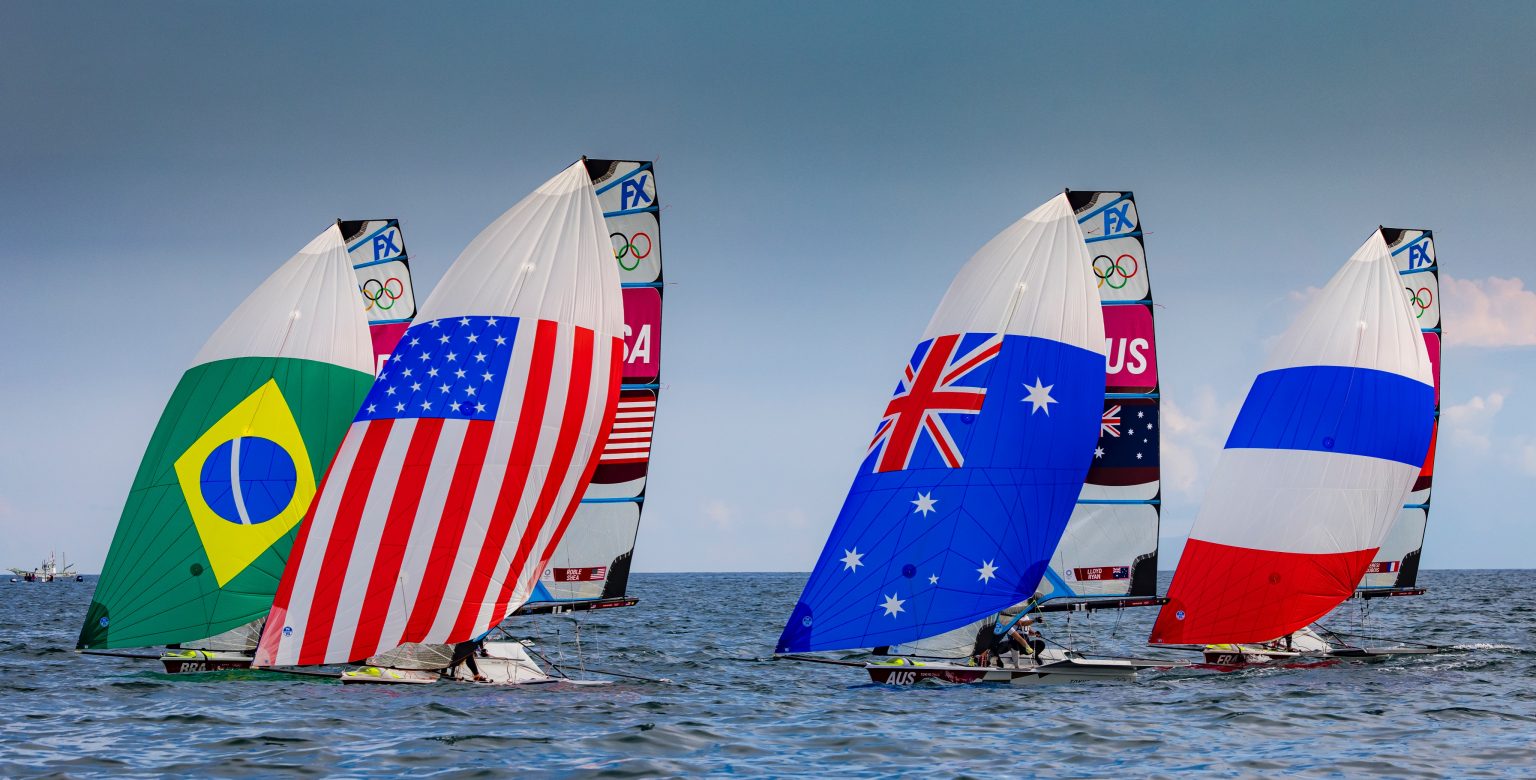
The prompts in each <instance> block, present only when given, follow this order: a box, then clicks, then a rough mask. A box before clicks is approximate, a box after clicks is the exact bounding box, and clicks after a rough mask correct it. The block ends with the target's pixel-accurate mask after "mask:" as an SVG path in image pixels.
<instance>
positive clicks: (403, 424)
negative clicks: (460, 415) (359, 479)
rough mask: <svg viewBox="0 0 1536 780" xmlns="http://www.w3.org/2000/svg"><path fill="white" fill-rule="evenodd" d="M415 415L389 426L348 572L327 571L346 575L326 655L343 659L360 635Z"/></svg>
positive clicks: (341, 575) (369, 489)
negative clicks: (374, 570) (360, 619)
mask: <svg viewBox="0 0 1536 780" xmlns="http://www.w3.org/2000/svg"><path fill="white" fill-rule="evenodd" d="M416 422H417V421H416V420H415V419H414V418H410V417H407V418H402V419H399V420H395V422H394V425H393V427H391V428H390V429H389V439H387V440H386V441H385V442H384V451H383V452H381V453H380V454H379V465H378V469H377V470H376V471H374V473H373V484H372V485H370V486H369V487H368V500H367V502H366V503H364V504H363V513H362V517H361V518H359V519H358V525H357V537H356V541H355V542H354V543H353V545H352V555H351V557H350V558H349V559H348V561H347V568H346V570H345V571H338V572H327V574H328V575H330V576H339V577H343V579H342V582H341V597H340V598H339V599H338V600H337V601H336V620H335V622H333V623H332V624H331V638H330V641H329V642H328V643H327V645H326V647H327V650H326V656H327V657H330V658H340V657H343V656H346V655H348V654H349V653H350V651H351V650H352V639H353V637H355V636H356V635H357V624H358V619H359V617H360V616H361V613H362V609H363V597H364V595H365V594H367V592H368V581H369V580H370V579H371V578H372V577H373V562H374V559H375V558H376V557H377V556H378V553H379V545H380V543H381V542H382V541H383V537H384V523H385V520H386V519H387V518H388V516H389V505H390V503H391V502H393V500H394V497H395V484H396V483H397V482H398V481H399V480H400V471H401V467H402V466H403V465H404V463H405V451H406V448H407V447H408V446H410V443H411V434H412V433H414V432H415V431H416Z"/></svg>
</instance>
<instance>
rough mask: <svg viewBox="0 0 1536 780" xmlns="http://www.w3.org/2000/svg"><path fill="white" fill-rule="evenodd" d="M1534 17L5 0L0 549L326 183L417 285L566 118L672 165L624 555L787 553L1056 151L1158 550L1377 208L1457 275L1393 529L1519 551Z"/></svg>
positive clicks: (1496, 562)
mask: <svg viewBox="0 0 1536 780" xmlns="http://www.w3.org/2000/svg"><path fill="white" fill-rule="evenodd" d="M1532 40H1536V4H1530V3H1478V4H1444V3H1382V4H1366V3H1351V4H1335V3H1284V4H1281V3H1267V4H1242V5H1239V4H1227V3H1211V4H1184V5H1179V4H1171V3H1158V4H1150V3H1125V4H1092V3H1084V4H1051V5H1046V4H1039V5H1029V4H1020V3H1010V4H1006V5H981V4H964V5H956V6H955V7H950V6H949V5H948V4H938V3H922V4H919V3H910V4H898V3H884V2H882V3H870V4H856V3H837V4H829V3H803V4H796V3H773V4H766V3H764V4H745V3H702V2H701V3H695V4H672V3H666V2H647V3H613V4H583V3H542V4H526V5H518V4H512V3H501V2H497V3H486V4H474V3H455V4H451V5H446V4H413V5H403V4H402V5H394V4H389V3H382V2H366V3H355V4H346V3H325V4H314V3H292V4H282V3H267V4H261V5H249V4H235V3H206V2H189V3H177V4H172V3H138V4H131V5H129V4H120V3H101V4H82V3H70V2H32V3H24V2H8V3H4V4H0V264H3V279H4V289H5V291H6V294H5V295H4V296H3V298H0V301H3V305H4V306H5V311H6V312H7V314H8V315H9V316H8V320H9V321H10V322H11V323H12V324H13V330H12V333H11V336H10V337H9V338H7V339H5V340H4V347H3V348H0V350H3V351H0V366H3V367H4V368H3V371H4V381H3V382H0V410H3V411H0V530H3V533H0V558H3V560H0V566H11V565H18V566H19V565H23V564H26V565H31V564H32V563H34V562H35V561H36V560H37V559H38V558H39V557H41V556H42V555H44V554H46V553H47V552H48V551H49V549H62V550H64V551H66V552H68V554H69V555H70V558H71V560H74V561H78V562H79V564H80V566H81V568H82V570H85V571H96V570H98V568H99V566H100V564H101V561H102V560H103V558H104V557H105V555H106V550H107V546H108V544H109V543H110V540H111V535H112V529H113V527H114V524H115V523H116V521H117V517H118V514H119V512H120V511H121V509H122V504H123V500H124V498H125V495H126V492H127V489H128V487H129V485H130V484H131V482H132V480H133V476H134V471H135V469H136V468H137V464H138V461H139V458H140V457H141V456H142V454H143V451H144V446H145V444H146V443H147V441H148V437H149V434H150V432H151V430H152V428H153V426H154V424H155V422H156V419H157V418H158V415H159V413H160V410H161V407H162V406H163V405H164V403H165V401H166V399H167V398H168V396H169V393H170V391H171V389H172V388H173V387H174V386H175V384H176V381H177V379H178V378H179V377H180V375H181V372H182V371H183V370H184V369H185V368H186V367H187V365H188V364H189V362H190V361H191V360H192V358H193V356H194V355H195V354H196V352H197V350H198V348H199V347H200V346H201V344H202V342H203V341H204V340H205V339H206V338H207V337H208V335H209V334H210V333H211V332H212V330H213V329H214V328H215V327H216V326H217V325H218V324H219V323H220V322H221V321H222V320H223V318H224V317H225V315H227V314H228V312H229V311H230V310H231V309H232V308H233V307H234V306H235V305H236V304H237V303H239V301H240V300H241V299H242V298H243V297H244V296H245V295H246V294H247V293H249V292H250V290H251V289H253V288H254V287H255V285H256V284H258V283H259V282H260V281H261V280H262V279H263V278H264V277H265V276H266V275H267V274H268V273H270V272H271V271H272V270H273V269H274V268H275V267H276V266H277V265H278V264H279V263H281V262H282V261H283V260H285V259H287V258H288V257H289V256H290V255H292V254H293V253H294V252H295V251H297V250H298V249H299V248H300V247H301V246H303V245H304V244H305V243H306V242H307V241H308V240H309V239H310V238H311V237H313V236H314V235H315V234H316V233H317V232H319V231H320V230H321V229H322V228H324V227H325V225H326V223H327V222H328V221H329V220H332V219H334V218H336V217H346V218H374V217H398V218H400V219H401V220H402V225H403V228H404V232H405V238H406V242H407V245H408V247H409V248H410V250H411V254H412V256H413V258H414V261H413V271H414V273H415V275H416V283H417V285H418V288H419V289H421V290H423V291H425V290H428V289H430V288H431V286H432V285H433V284H434V283H435V282H436V281H437V279H438V278H439V277H440V276H441V275H442V272H443V271H444V269H446V268H447V266H448V264H449V263H450V262H452V260H453V259H454V258H455V257H456V256H457V255H458V253H459V251H460V250H461V249H463V248H464V246H465V245H466V244H467V243H468V242H469V240H470V239H471V238H472V237H473V236H474V235H475V234H476V233H477V232H478V231H479V230H480V229H481V228H482V227H484V226H485V225H486V224H487V223H489V222H490V221H491V220H492V219H494V218H495V217H496V216H497V215H498V214H500V213H501V212H502V211H504V210H505V209H506V208H508V207H509V206H511V205H512V204H513V203H514V202H516V201H517V200H518V199H520V198H521V197H522V196H523V195H524V194H526V193H527V192H528V191H529V190H530V189H532V188H533V187H535V186H537V185H538V184H539V183H540V182H542V181H543V180H544V179H546V178H547V177H548V176H550V175H552V174H553V173H555V172H556V171H558V170H560V169H561V168H563V167H564V166H566V165H568V164H569V163H570V162H571V161H572V160H574V159H575V158H576V157H578V156H580V155H582V154H586V155H589V156H593V157H609V158H615V157H617V158H631V159H635V158H638V159H655V160H657V182H658V185H659V188H660V193H661V198H662V201H663V203H664V204H665V205H666V210H665V212H664V215H663V231H664V247H665V248H664V253H665V256H666V262H667V269H666V274H667V279H668V281H669V282H670V285H669V287H668V288H667V291H666V302H667V309H666V313H665V329H664V337H663V343H664V346H663V348H662V350H663V369H662V370H663V375H664V381H665V383H666V389H665V391H664V392H663V395H662V399H661V406H660V412H659V417H658V422H657V433H656V442H655V449H654V460H653V464H652V468H651V484H650V488H649V494H648V495H649V500H648V502H647V507H646V513H645V518H644V522H643V526H642V529H641V535H640V543H639V548H638V551H637V555H636V566H637V568H638V569H640V570H644V571H658V570H660V571H676V570H730V569H740V570H807V569H809V568H810V567H811V565H812V564H813V563H814V560H815V556H816V554H817V552H818V551H819V550H820V547H821V544H822V542H823V540H824V539H825V535H826V532H827V530H828V529H829V528H830V527H831V524H832V521H833V519H834V517H835V516H836V514H837V511H838V508H839V507H840V505H841V502H842V499H843V496H844V494H845V492H846V491H847V488H848V485H849V482H850V480H851V478H852V475H853V472H854V470H855V467H856V466H857V464H858V462H859V460H860V458H861V457H862V454H863V452H864V448H865V446H866V445H867V443H868V437H869V432H870V431H871V430H872V427H873V425H874V423H875V421H876V420H877V419H878V415H879V414H880V411H881V410H882V409H883V408H884V403H885V399H886V398H887V397H888V396H889V394H890V388H891V386H892V383H893V382H894V379H895V377H896V376H897V373H898V371H899V370H900V366H901V364H902V361H903V360H905V359H906V357H907V356H908V355H909V354H910V353H911V349H912V346H913V344H914V343H915V342H916V341H917V339H918V337H919V335H920V333H921V332H922V329H923V327H924V325H925V324H926V323H927V321H928V317H929V315H930V314H931V313H932V311H933V309H934V307H935V306H936V305H937V303H938V301H939V298H940V297H941V296H942V294H943V291H944V289H945V287H946V286H947V285H948V283H949V280H950V279H951V277H952V276H953V275H954V273H955V272H956V271H957V270H958V269H959V267H960V266H961V265H962V264H963V263H964V261H965V260H966V259H967V258H968V257H969V256H970V255H971V254H972V253H973V252H974V251H975V250H976V249H977V248H979V247H980V246H981V245H982V244H983V243H984V242H985V241H986V240H987V239H988V238H990V237H991V236H992V235H993V234H995V233H996V232H997V231H998V230H1000V229H1002V228H1003V227H1004V226H1006V225H1007V224H1009V223H1010V222H1012V221H1013V220H1015V219H1017V218H1018V217H1019V216H1021V215H1022V214H1024V213H1025V212H1027V211H1029V210H1031V209H1033V208H1034V207H1035V206H1037V205H1039V204H1040V203H1041V202H1043V201H1045V200H1046V199H1047V198H1049V197H1051V196H1052V195H1054V194H1055V193H1058V192H1060V191H1061V189H1062V188H1063V187H1070V188H1073V189H1111V190H1114V189H1131V190H1134V191H1135V192H1136V195H1137V199H1138V203H1139V204H1140V211H1141V215H1142V217H1143V220H1144V225H1145V227H1146V229H1147V231H1148V235H1147V239H1146V242H1147V253H1148V259H1149V264H1150V270H1151V274H1152V283H1153V289H1154V292H1155V294H1156V296H1157V300H1158V303H1159V304H1160V306H1159V308H1158V310H1157V317H1158V320H1157V328H1158V339H1159V343H1160V346H1161V354H1160V355H1159V357H1158V364H1159V368H1160V373H1161V377H1162V385H1163V393H1164V398H1165V399H1166V402H1167V407H1166V411H1165V412H1164V417H1163V419H1164V425H1165V431H1166V433H1165V439H1164V445H1163V446H1164V450H1163V463H1164V464H1165V483H1164V484H1165V487H1164V491H1163V499H1164V504H1163V506H1164V523H1163V534H1164V536H1165V538H1166V539H1167V541H1168V542H1169V543H1170V547H1171V546H1172V545H1173V544H1176V542H1175V540H1176V539H1179V538H1181V537H1183V536H1184V535H1185V534H1187V532H1188V528H1189V525H1190V522H1191V521H1192V520H1193V518H1194V514H1195V512H1196V509H1197V506H1198V503H1199V501H1200V499H1201V496H1202V494H1203V492H1204V486H1205V479H1206V477H1207V475H1208V474H1209V471H1210V469H1211V466H1212V464H1213V461H1214V457H1215V454H1216V452H1217V451H1218V449H1219V447H1220V444H1221V442H1222V441H1223V440H1224V438H1225V436H1226V431H1227V428H1228V427H1229V426H1230V424H1231V422H1232V420H1233V418H1234V417H1235V415H1236V410H1237V406H1238V404H1239V402H1240V401H1241V398H1242V395H1243V393H1245V392H1246V390H1247V387H1248V385H1249V383H1250V382H1251V381H1252V379H1253V376H1254V374H1255V373H1256V372H1257V371H1258V370H1259V368H1260V367H1261V365H1262V363H1263V352H1264V349H1265V347H1266V345H1267V343H1268V341H1269V340H1270V339H1272V338H1273V337H1274V336H1275V335H1276V334H1278V333H1279V332H1280V331H1281V330H1283V329H1284V327H1285V325H1286V324H1287V323H1288V322H1289V318H1290V317H1291V316H1292V313H1293V312H1294V311H1295V310H1296V309H1297V307H1298V304H1299V302H1300V300H1301V296H1302V295H1303V294H1304V291H1305V290H1306V289H1307V288H1308V287H1315V286H1320V285H1321V284H1323V282H1325V281H1326V280H1327V279H1328V278H1329V276H1330V275H1331V274H1332V273H1333V271H1334V270H1335V269H1336V268H1337V267H1338V266H1339V265H1340V264H1342V263H1343V262H1344V260H1345V259H1346V258H1348V257H1349V255H1350V253H1351V252H1353V251H1354V249H1355V248H1356V247H1357V246H1358V245H1359V244H1360V243H1361V241H1363V240H1364V239H1365V237H1366V236H1367V235H1368V234H1369V232H1370V231H1371V230H1372V229H1374V228H1375V227H1376V226H1377V225H1378V224H1387V225H1393V226H1424V227H1429V228H1432V229H1434V231H1435V235H1436V239H1437V248H1438V253H1439V257H1440V261H1441V264H1442V266H1443V268H1444V274H1445V277H1446V278H1447V281H1444V282H1442V285H1443V290H1442V300H1443V303H1444V309H1445V320H1446V325H1445V327H1446V341H1447V346H1446V355H1445V368H1444V371H1445V378H1444V396H1443V403H1444V407H1445V409H1444V425H1443V429H1442V433H1441V438H1440V442H1439V457H1440V462H1439V465H1438V466H1437V469H1436V481H1435V486H1436V492H1435V496H1434V511H1433V513H1432V515H1431V518H1430V525H1429V532H1428V537H1429V538H1428V543H1427V545H1426V548H1425V553H1424V565H1425V566H1427V567H1429V568H1465V567H1528V566H1531V565H1532V563H1531V557H1530V556H1531V551H1532V550H1536V529H1533V527H1532V525H1533V524H1532V523H1531V522H1530V519H1531V511H1530V508H1529V506H1530V492H1531V486H1532V485H1533V484H1536V421H1533V418H1532V417H1531V416H1528V415H1526V414H1525V412H1524V409H1525V405H1526V404H1528V403H1532V402H1533V399H1536V349H1533V347H1536V293H1533V292H1532V291H1531V290H1530V289H1529V287H1530V283H1532V282H1536V278H1532V277H1533V276H1536V270H1533V266H1532V264H1531V261H1532V259H1533V258H1532V252H1531V250H1530V249H1529V247H1530V246H1531V242H1530V241H1529V240H1528V239H1529V236H1528V234H1529V232H1530V230H1531V224H1530V219H1529V217H1528V212H1527V209H1528V207H1529V206H1530V201H1531V200H1532V196H1531V195H1530V194H1529V193H1530V191H1531V180H1532V177H1533V174H1536V152H1533V145H1532V141H1531V133H1532V128H1533V127H1536V57H1533V56H1532V54H1531V48H1530V42H1531V41H1532ZM1165 549H1169V548H1165ZM1174 560H1175V558H1174V556H1172V555H1170V556H1167V557H1165V558H1164V565H1165V566H1168V565H1171V564H1172V562H1173V561H1174Z"/></svg>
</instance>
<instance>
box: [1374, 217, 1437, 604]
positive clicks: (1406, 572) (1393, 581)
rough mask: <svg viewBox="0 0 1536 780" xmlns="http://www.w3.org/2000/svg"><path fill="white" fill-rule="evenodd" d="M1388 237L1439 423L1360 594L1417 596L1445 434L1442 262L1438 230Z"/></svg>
mask: <svg viewBox="0 0 1536 780" xmlns="http://www.w3.org/2000/svg"><path fill="white" fill-rule="evenodd" d="M1381 234H1382V237H1383V238H1384V239H1385V240H1386V242H1387V248H1388V249H1389V250H1390V251H1391V253H1392V261H1393V263H1394V264H1395V265H1396V267H1397V273H1398V275H1399V276H1400V277H1401V278H1402V282H1403V296H1404V297H1405V298H1407V299H1408V308H1409V312H1410V313H1412V314H1413V318H1414V324H1415V325H1416V326H1417V327H1418V328H1419V331H1420V332H1421V333H1423V334H1424V348H1425V350H1426V351H1427V352H1428V353H1429V363H1430V366H1431V367H1432V368H1433V369H1434V380H1435V427H1434V432H1433V433H1432V434H1431V435H1430V438H1429V454H1428V455H1427V456H1425V458H1424V466H1423V468H1421V469H1420V470H1419V476H1418V477H1417V478H1416V479H1415V480H1414V483H1413V489H1412V490H1411V491H1409V493H1408V500H1407V501H1406V502H1405V503H1404V504H1403V509H1402V511H1401V512H1399V513H1398V516H1397V522H1395V523H1394V524H1393V525H1392V530H1391V531H1390V532H1388V533H1387V539H1386V541H1385V542H1383V543H1382V545H1381V550H1380V551H1378V552H1377V554H1376V557H1375V559H1374V560H1373V561H1371V565H1370V566H1369V567H1368V568H1367V569H1366V570H1365V576H1364V577H1362V578H1361V580H1360V586H1359V588H1358V589H1357V591H1356V595H1357V596H1359V597H1361V598H1367V599H1369V598H1377V597H1381V596H1417V595H1421V594H1423V593H1424V589H1423V588H1420V587H1418V577H1419V555H1420V553H1421V552H1422V551H1423V549H1424V531H1425V526H1426V525H1427V524H1428V522H1429V502H1430V490H1431V487H1432V483H1433V481H1434V476H1435V441H1436V440H1437V439H1438V438H1439V433H1440V343H1441V330H1440V328H1441V312H1442V310H1441V307H1440V263H1439V258H1438V255H1436V254H1435V236H1434V232H1433V231H1430V230H1423V229H1407V228H1382V229H1381Z"/></svg>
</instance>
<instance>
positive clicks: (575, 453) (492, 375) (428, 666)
mask: <svg viewBox="0 0 1536 780" xmlns="http://www.w3.org/2000/svg"><path fill="white" fill-rule="evenodd" d="M611 247H612V237H611V236H609V231H608V229H607V227H606V224H605V222H604V215H603V209H602V208H601V206H600V205H599V199H598V196H597V195H596V194H595V192H594V189H593V183H592V179H591V176H590V174H589V173H588V170H587V166H586V165H585V161H578V162H576V163H574V164H572V165H571V166H570V167H568V168H566V169H565V170H564V171H563V172H561V173H560V174H558V175H556V176H555V177H554V178H552V179H550V180H549V181H548V182H546V183H544V184H543V185H542V186H540V187H539V188H537V189H536V190H535V191H534V192H533V193H532V194H530V195H529V196H528V197H526V198H524V199H523V200H521V201H519V202H518V203H517V204H516V205H514V206H513V207H512V208H511V209H509V210H508V211H507V212H506V213H504V214H503V215H501V216H500V217H499V218H497V219H496V220H495V221H494V222H492V223H491V225H490V226H488V227H487V228H486V229H485V230H484V231H482V232H481V233H480V235H479V236H477V237H476V238H475V239H474V240H473V241H472V242H470V244H469V246H468V247H467V248H466V249H465V250H464V251H463V252H462V253H461V254H460V255H459V258H458V259H457V260H456V261H455V262H454V263H453V265H452V266H451V267H450V268H449V269H448V271H447V273H445V275H444V277H443V279H442V281H441V282H440V283H439V284H438V286H437V288H436V289H434V290H433V291H432V293H431V295H430V296H428V297H427V299H426V300H425V301H424V302H423V303H422V305H421V307H420V312H419V313H418V315H417V317H416V319H415V321H414V322H413V323H412V324H411V325H410V327H409V328H408V329H407V330H406V332H405V334H404V335H403V337H402V340H401V343H400V345H399V346H398V347H397V348H396V350H395V351H394V353H393V355H392V356H391V358H390V360H389V362H388V363H387V364H386V365H385V366H384V369H383V370H382V371H381V372H380V373H379V375H378V378H377V381H376V382H374V384H373V386H372V388H371V389H370V390H369V391H368V395H367V397H366V399H364V401H363V404H362V407H361V410H360V411H359V412H358V413H357V415H356V419H355V420H354V421H353V422H352V424H351V427H350V428H349V430H348V431H347V433H346V436H345V438H344V440H343V443H342V445H341V448H340V451H339V454H338V456H337V458H336V460H335V462H334V464H333V465H332V468H331V471H330V473H329V475H328V477H327V479H326V481H325V483H324V484H323V485H322V486H321V487H320V489H319V491H318V492H317V494H316V498H315V501H314V505H313V508H312V510H311V514H310V517H309V518H308V520H307V521H306V522H305V524H304V525H303V527H302V529H301V531H300V534H299V538H298V540H297V541H296V543H295V545H294V550H293V555H292V556H291V557H290V559H289V561H288V564H287V567H286V569H285V570H284V573H283V577H282V583H281V585H280V586H279V589H278V592H277V596H276V599H275V600H274V602H273V604H272V610H271V613H270V615H269V616H268V619H267V622H266V626H265V629H264V631H263V634H262V637H261V642H260V644H259V646H258V648H257V653H256V661H255V666H256V667H258V668H281V669H289V668H296V667H319V666H334V665H343V664H349V663H357V662H367V665H365V666H364V667H362V668H360V669H353V670H350V671H347V672H343V673H342V679H343V681H346V682H388V683H430V682H436V681H437V680H438V679H441V678H443V677H448V678H450V679H473V680H477V681H490V682H503V683H521V682H532V681H538V680H539V679H541V678H547V675H545V674H544V673H543V672H542V670H539V669H538V668H537V667H536V666H535V665H534V664H533V662H532V659H531V658H530V657H529V655H528V653H527V652H526V646H525V645H523V644H522V643H520V642H515V641H505V642H502V641H489V637H490V634H491V632H492V631H494V630H496V629H497V627H498V626H499V625H500V624H501V623H502V621H503V620H504V619H506V618H507V617H508V616H509V615H511V614H512V613H513V612H515V611H517V610H518V609H519V608H520V607H522V606H524V605H525V604H527V603H528V602H529V601H530V599H531V598H532V597H533V595H534V593H535V591H536V589H537V587H538V586H539V584H540V580H541V577H542V575H543V573H544V571H545V570H546V568H547V567H548V564H549V561H550V560H551V558H552V557H553V556H554V554H555V551H556V548H557V546H558V545H559V544H560V542H561V540H562V538H563V537H564V535H565V533H566V531H567V529H568V528H569V527H571V525H572V523H573V521H574V518H575V516H576V515H577V513H578V510H579V509H580V508H581V507H582V504H581V499H582V497H583V495H584V493H585V492H586V490H587V485H588V483H589V482H590V481H591V480H592V478H593V476H594V473H595V472H596V470H597V469H598V467H599V465H600V464H601V463H602V460H603V456H604V455H605V454H607V453H609V452H610V450H609V449H608V443H609V440H610V432H611V431H612V430H613V429H614V417H615V415H616V413H617V410H618V408H619V399H620V398H621V375H622V373H623V366H624V355H625V346H626V345H625V341H624V334H623V326H624V308H623V305H624V300H623V297H622V293H621V287H620V281H619V273H618V268H617V267H616V265H615V262H614V261H615V257H614V252H613V251H612V249H611ZM657 278H658V280H659V266H658V268H657ZM645 449H646V451H647V452H648V446H647V447H646V448H645ZM632 503H635V504H636V505H637V506H638V503H639V502H632ZM635 515H636V516H638V509H636V512H635ZM628 543H629V544H630V545H632V543H633V536H631V537H630V539H629V542H628ZM545 590H546V591H549V588H548V587H547V586H546V587H545ZM551 595H553V594H551Z"/></svg>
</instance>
